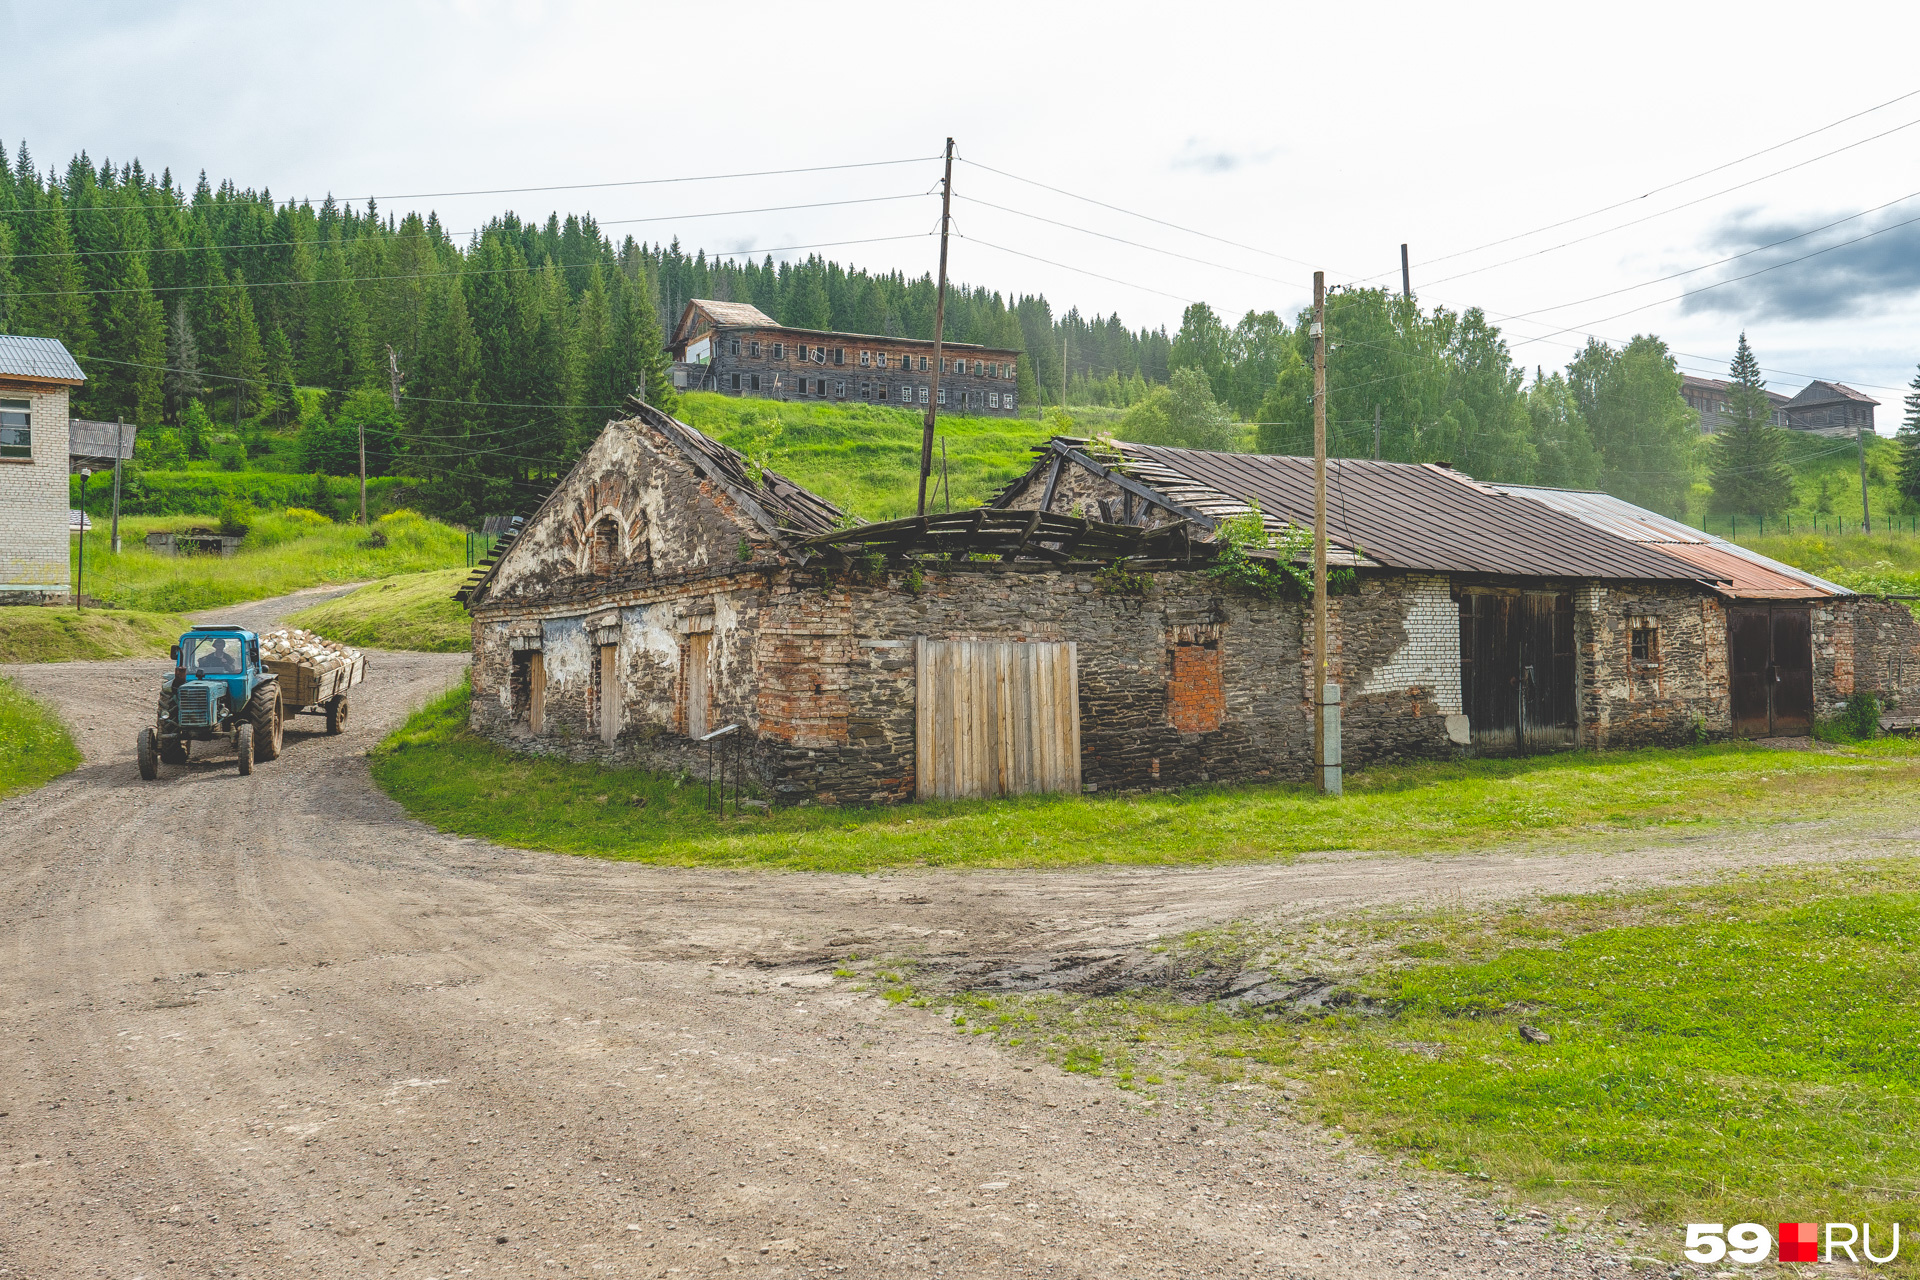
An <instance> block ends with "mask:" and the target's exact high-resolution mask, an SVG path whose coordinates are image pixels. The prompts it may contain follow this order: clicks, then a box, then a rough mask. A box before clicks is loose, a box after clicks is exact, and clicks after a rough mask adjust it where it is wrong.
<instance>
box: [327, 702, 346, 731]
mask: <svg viewBox="0 0 1920 1280" xmlns="http://www.w3.org/2000/svg"><path fill="white" fill-rule="evenodd" d="M346 727H347V700H346V699H345V698H344V697H341V698H335V699H334V700H333V701H331V702H329V703H327V732H328V733H339V732H340V731H341V730H342V729H344V728H346Z"/></svg>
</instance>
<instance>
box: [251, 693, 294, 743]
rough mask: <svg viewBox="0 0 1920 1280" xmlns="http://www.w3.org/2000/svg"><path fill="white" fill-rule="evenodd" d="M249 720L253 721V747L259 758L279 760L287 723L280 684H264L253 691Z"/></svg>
mask: <svg viewBox="0 0 1920 1280" xmlns="http://www.w3.org/2000/svg"><path fill="white" fill-rule="evenodd" d="M247 719H249V720H251V721H253V732H254V740H253V747H254V750H255V751H256V752H258V753H259V758H260V759H262V760H278V759H279V758H280V742H281V738H282V735H283V731H284V723H285V722H284V721H283V719H282V712H281V709H280V686H279V685H278V684H274V683H268V684H263V685H261V686H259V687H258V688H256V689H255V690H254V691H253V698H252V700H250V701H249V702H248V703H247Z"/></svg>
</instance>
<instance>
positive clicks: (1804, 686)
mask: <svg viewBox="0 0 1920 1280" xmlns="http://www.w3.org/2000/svg"><path fill="white" fill-rule="evenodd" d="M1771 613H1772V617H1771V618H1770V619H1769V621H1770V622H1771V624H1772V625H1771V626H1770V627H1769V628H1768V630H1769V631H1770V632H1771V636H1770V639H1771V641H1772V645H1773V654H1772V657H1773V680H1772V681H1771V683H1770V686H1769V687H1770V689H1771V692H1772V695H1773V706H1772V708H1771V720H1772V732H1773V733H1774V734H1775V735H1787V734H1802V733H1811V732H1812V731H1813V618H1812V615H1811V614H1810V613H1809V611H1808V610H1806V609H1803V608H1794V607H1792V606H1790V605H1778V604H1777V605H1774V606H1773V608H1772V610H1771Z"/></svg>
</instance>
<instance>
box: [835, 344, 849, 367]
mask: <svg viewBox="0 0 1920 1280" xmlns="http://www.w3.org/2000/svg"><path fill="white" fill-rule="evenodd" d="M833 362H834V363H835V364H845V363H846V362H847V349H846V348H845V347H835V348H834V349H833Z"/></svg>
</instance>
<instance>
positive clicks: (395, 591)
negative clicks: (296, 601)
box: [287, 569, 473, 653]
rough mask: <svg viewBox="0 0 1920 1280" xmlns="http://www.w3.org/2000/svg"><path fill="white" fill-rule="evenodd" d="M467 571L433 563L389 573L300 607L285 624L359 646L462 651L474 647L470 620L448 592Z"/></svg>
mask: <svg viewBox="0 0 1920 1280" xmlns="http://www.w3.org/2000/svg"><path fill="white" fill-rule="evenodd" d="M469 572H470V570H467V569H436V570H433V571H431V572H429V573H414V574H406V575H403V576H401V577H397V578H388V579H386V580H385V581H383V582H376V583H373V584H372V585H371V586H365V587H361V588H360V589H359V590H358V591H353V592H349V593H348V594H347V595H344V596H341V597H340V598H339V599H338V600H329V601H327V602H326V603H325V604H317V605H315V606H313V607H312V608H311V609H302V610H301V611H300V612H298V613H296V614H293V615H291V616H290V617H288V619H287V625H288V626H293V627H305V628H306V629H307V630H309V631H315V632H318V633H319V634H321V635H323V636H325V637H327V639H329V640H338V641H340V642H341V643H342V644H351V645H356V646H360V647H363V648H370V649H415V650H423V651H425V652H428V653H459V652H463V651H465V650H467V649H470V648H472V647H473V631H472V625H473V620H472V619H471V618H470V617H469V616H468V615H467V610H466V608H465V606H463V605H462V604H461V603H460V602H459V601H457V600H455V599H454V598H453V593H454V590H455V589H456V588H458V587H459V585H460V584H461V583H462V582H463V581H465V579H466V577H467V575H468V573H469Z"/></svg>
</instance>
